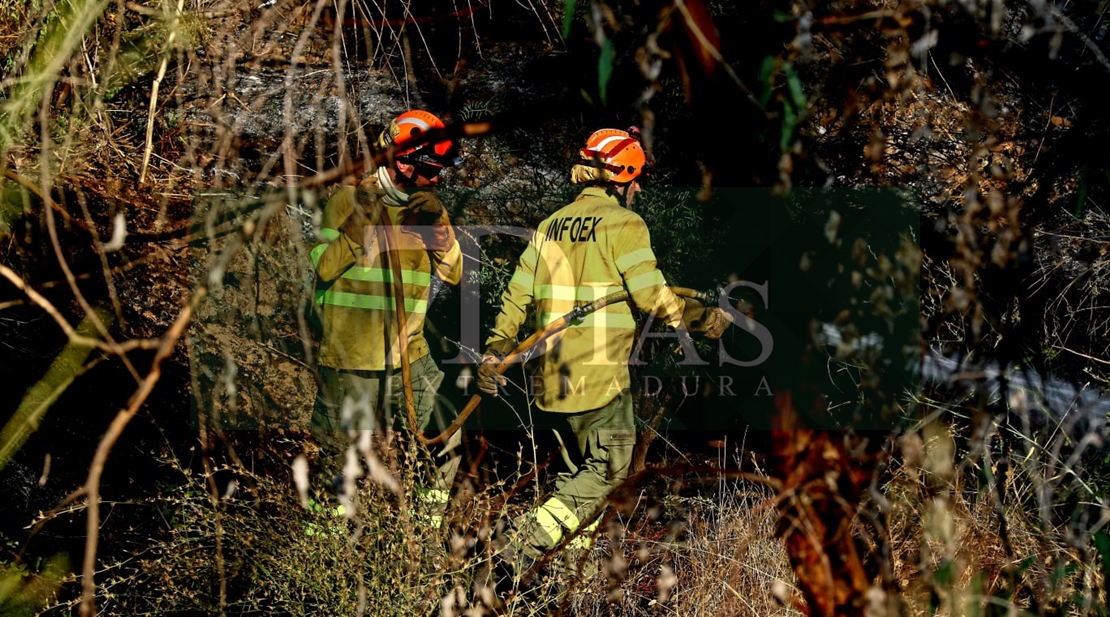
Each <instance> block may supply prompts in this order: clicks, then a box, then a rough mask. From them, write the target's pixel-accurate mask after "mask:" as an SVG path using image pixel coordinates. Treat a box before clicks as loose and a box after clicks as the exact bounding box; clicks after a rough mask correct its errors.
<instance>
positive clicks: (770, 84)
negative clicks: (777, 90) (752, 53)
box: [759, 56, 778, 109]
mask: <svg viewBox="0 0 1110 617" xmlns="http://www.w3.org/2000/svg"><path fill="white" fill-rule="evenodd" d="M777 61H778V58H776V57H775V56H767V57H766V58H764V59H763V64H762V65H761V66H760V67H759V83H760V84H761V85H762V86H763V91H762V92H761V93H760V95H759V106H760V107H763V108H764V109H766V108H767V102H768V101H770V100H771V92H772V91H773V90H774V86H775V84H774V80H772V79H771V78H772V77H773V76H774V74H775V64H776V63H777Z"/></svg>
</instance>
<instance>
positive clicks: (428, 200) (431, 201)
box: [401, 191, 455, 253]
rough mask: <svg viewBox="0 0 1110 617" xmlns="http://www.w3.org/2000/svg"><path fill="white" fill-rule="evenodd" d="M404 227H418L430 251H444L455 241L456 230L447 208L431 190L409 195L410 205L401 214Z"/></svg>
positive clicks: (417, 230) (417, 229) (418, 231)
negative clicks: (448, 215)
mask: <svg viewBox="0 0 1110 617" xmlns="http://www.w3.org/2000/svg"><path fill="white" fill-rule="evenodd" d="M401 225H402V226H403V227H414V226H415V227H416V230H415V231H416V232H417V233H418V234H419V235H420V237H421V238H422V239H423V240H424V246H426V247H428V250H429V251H436V252H441V253H442V252H444V251H447V250H449V249H450V248H451V245H452V244H454V243H455V230H454V229H452V228H451V222H450V220H449V219H448V218H447V209H446V208H444V207H443V203H442V202H440V201H439V199H438V198H437V197H436V196H435V195H434V194H432V192H431V191H420V192H418V193H413V194H412V195H409V202H408V205H407V206H406V207H405V210H404V212H403V213H402V214H401Z"/></svg>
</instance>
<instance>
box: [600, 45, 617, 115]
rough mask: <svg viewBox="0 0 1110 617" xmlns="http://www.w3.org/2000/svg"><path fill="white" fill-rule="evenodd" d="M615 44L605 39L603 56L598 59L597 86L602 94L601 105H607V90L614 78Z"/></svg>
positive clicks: (602, 46) (602, 48)
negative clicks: (610, 80)
mask: <svg viewBox="0 0 1110 617" xmlns="http://www.w3.org/2000/svg"><path fill="white" fill-rule="evenodd" d="M614 56H615V52H614V51H613V42H612V41H610V40H609V39H605V42H604V43H602V44H601V55H600V56H598V58H597V85H598V88H599V90H600V92H601V104H602V105H605V104H606V102H605V99H606V89H607V88H608V87H609V78H610V77H612V76H613V58H614Z"/></svg>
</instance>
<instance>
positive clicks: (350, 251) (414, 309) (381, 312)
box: [311, 177, 462, 371]
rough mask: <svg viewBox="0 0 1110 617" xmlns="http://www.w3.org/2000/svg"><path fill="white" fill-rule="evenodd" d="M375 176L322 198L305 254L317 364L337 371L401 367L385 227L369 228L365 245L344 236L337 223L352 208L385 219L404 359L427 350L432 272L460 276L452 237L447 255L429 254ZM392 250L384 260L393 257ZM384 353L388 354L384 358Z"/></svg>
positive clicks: (454, 280)
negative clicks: (398, 291)
mask: <svg viewBox="0 0 1110 617" xmlns="http://www.w3.org/2000/svg"><path fill="white" fill-rule="evenodd" d="M382 195H383V193H382V191H381V190H380V189H378V188H377V183H376V181H375V180H374V178H372V177H371V178H370V179H368V180H366V181H364V182H363V184H362V185H361V186H360V187H358V188H357V189H356V188H355V187H343V188H341V189H339V190H338V191H336V193H335V194H334V195H332V196H331V198H330V199H328V202H327V204H326V205H325V206H324V216H323V220H322V221H321V224H320V237H321V238H322V239H323V242H321V243H320V244H318V245H317V246H316V247H315V248H314V249H313V250H312V253H311V257H312V265H313V267H314V268H315V270H316V292H315V298H314V299H315V302H316V303H317V310H319V311H320V316H321V321H322V322H323V324H324V333H323V339H322V340H321V342H320V352H319V360H318V362H319V363H320V364H321V365H323V366H328V367H331V368H336V369H347V370H365V371H379V370H384V369H385V368H386V367H387V366H389V367H395V366H398V365H399V364H400V353H401V352H400V347H399V345H398V344H397V317H396V314H395V307H396V301H395V300H394V295H393V271H392V268H391V265H390V263H389V261H388V260H387V259H386V255H385V254H384V253H383V251H384V247H385V245H386V242H385V228H384V227H383V226H377V227H375V228H374V234H373V236H372V238H373V240H372V243H371V245H370V246H369V247H367V248H366V250H363V246H362V242H363V238H350V237H348V236H347V235H346V234H344V233H343V232H341V231H339V228H340V227H341V226H342V225H343V222H344V221H346V220H347V217H348V216H350V214H351V213H352V212H353V211H354V209H355V208H356V207H359V206H360V207H362V208H363V210H364V211H365V212H366V213H367V217H371V218H372V219H374V220H380V218H378V217H380V216H381V215H382V213H385V214H386V215H388V216H389V220H390V221H391V222H392V223H393V225H394V229H393V233H392V236H393V238H395V239H396V242H397V245H398V246H397V247H395V249H396V250H397V251H398V252H397V253H394V254H395V255H399V258H400V264H401V281H402V283H403V284H404V298H405V317H406V322H405V325H406V329H407V330H408V347H409V362H414V361H416V360H418V359H419V358H421V357H423V356H424V355H426V354H427V353H428V343H427V341H425V340H424V316H425V313H427V310H428V302H429V297H428V294H429V290H430V289H431V282H432V277H433V275H434V276H436V277H438V278H440V279H442V280H443V282H444V283H447V284H449V285H456V284H458V282H459V280H460V279H461V278H462V253H461V251H460V250H459V245H458V243H457V242H456V243H455V244H454V245H452V247H451V249H450V250H448V251H446V252H433V251H429V250H428V249H427V248H426V247H425V246H424V242H423V240H422V239H421V238H420V236H419V235H418V234H416V233H414V232H412V231H405V230H404V229H403V228H402V227H401V226H400V219H401V216H402V214H403V208H400V207H394V206H389V205H386V204H385V202H384V201H382ZM394 254H391V255H390V257H392V255H394ZM387 350H388V353H389V357H388V358H387V357H386V354H387Z"/></svg>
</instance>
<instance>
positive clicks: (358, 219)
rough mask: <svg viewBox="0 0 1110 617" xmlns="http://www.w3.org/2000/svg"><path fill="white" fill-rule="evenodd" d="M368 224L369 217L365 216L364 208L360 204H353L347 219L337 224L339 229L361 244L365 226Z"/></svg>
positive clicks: (364, 234)
mask: <svg viewBox="0 0 1110 617" xmlns="http://www.w3.org/2000/svg"><path fill="white" fill-rule="evenodd" d="M370 224H371V223H370V218H369V217H368V216H366V210H364V209H363V207H362V205H360V204H355V207H354V209H353V210H351V213H350V214H349V215H347V219H346V220H345V221H343V223H342V224H340V225H339V231H341V232H343V234H344V235H345V236H347V237H348V238H350V239H351V240H354V241H355V242H356V243H357V244H358V245H359V246H361V245H362V244H363V241H364V238H365V236H366V226H367V225H370Z"/></svg>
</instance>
